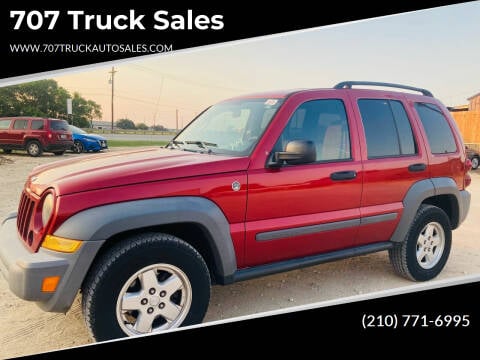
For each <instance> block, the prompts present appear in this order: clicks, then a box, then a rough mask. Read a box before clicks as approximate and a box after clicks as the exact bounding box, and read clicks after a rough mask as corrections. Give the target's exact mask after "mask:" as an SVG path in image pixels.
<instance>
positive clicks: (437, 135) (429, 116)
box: [415, 103, 457, 154]
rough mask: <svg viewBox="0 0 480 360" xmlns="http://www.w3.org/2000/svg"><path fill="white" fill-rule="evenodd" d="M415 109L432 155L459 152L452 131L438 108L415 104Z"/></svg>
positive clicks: (431, 105) (425, 104)
mask: <svg viewBox="0 0 480 360" xmlns="http://www.w3.org/2000/svg"><path fill="white" fill-rule="evenodd" d="M415 109H416V110H417V113H418V116H419V117H420V120H421V122H422V125H423V128H424V129H425V133H426V134H427V138H428V143H429V144H430V149H431V150H432V153H433V154H445V153H453V152H455V151H457V144H456V143H455V138H454V137H453V133H452V129H451V128H450V125H448V121H447V119H446V118H445V116H444V115H443V113H442V111H441V110H440V109H439V108H438V106H436V105H434V104H428V103H415Z"/></svg>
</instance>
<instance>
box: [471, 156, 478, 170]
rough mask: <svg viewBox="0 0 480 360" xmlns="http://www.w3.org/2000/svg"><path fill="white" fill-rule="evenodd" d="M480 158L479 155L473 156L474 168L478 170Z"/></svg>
mask: <svg viewBox="0 0 480 360" xmlns="http://www.w3.org/2000/svg"><path fill="white" fill-rule="evenodd" d="M479 162H480V159H479V158H478V157H476V156H475V157H474V158H472V170H477V169H478V165H479Z"/></svg>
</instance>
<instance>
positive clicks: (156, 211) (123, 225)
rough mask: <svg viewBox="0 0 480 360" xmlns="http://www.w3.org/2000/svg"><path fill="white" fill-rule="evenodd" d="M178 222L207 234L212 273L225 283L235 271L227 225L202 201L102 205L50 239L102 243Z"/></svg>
mask: <svg viewBox="0 0 480 360" xmlns="http://www.w3.org/2000/svg"><path fill="white" fill-rule="evenodd" d="M179 222H190V223H196V224H199V225H201V226H202V227H203V228H204V229H205V230H206V231H207V232H208V235H209V236H208V241H209V246H210V249H212V252H213V254H212V255H213V259H214V262H215V267H216V269H215V270H216V273H217V275H219V276H220V277H222V278H223V279H224V281H222V280H223V279H221V282H225V281H227V282H228V280H227V279H229V278H231V277H232V276H233V274H234V273H235V271H236V270H237V261H236V255H235V250H234V247H233V241H232V238H231V235H230V225H229V223H228V221H227V219H226V217H225V215H224V214H223V212H222V211H221V210H220V208H219V207H218V206H217V205H216V204H215V203H214V202H212V201H210V200H208V199H206V198H202V197H195V196H181V197H166V198H155V199H145V200H135V201H127V202H121V203H116V204H109V205H102V206H98V207H94V208H90V209H87V210H84V211H81V212H79V213H77V214H75V215H73V216H72V217H70V218H69V219H67V220H66V221H65V222H64V223H63V224H62V225H60V227H59V228H58V229H57V230H56V231H55V233H54V235H55V236H59V237H64V238H68V239H76V240H83V241H105V240H107V239H109V238H111V237H112V236H114V235H116V234H119V233H122V232H125V231H129V230H135V229H140V228H146V227H151V226H158V225H168V224H175V223H179Z"/></svg>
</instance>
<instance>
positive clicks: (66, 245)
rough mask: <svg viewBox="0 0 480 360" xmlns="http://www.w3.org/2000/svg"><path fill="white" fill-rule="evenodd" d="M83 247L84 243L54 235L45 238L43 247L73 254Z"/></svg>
mask: <svg viewBox="0 0 480 360" xmlns="http://www.w3.org/2000/svg"><path fill="white" fill-rule="evenodd" d="M80 246H82V241H80V240H72V239H65V238H61V237H58V236H54V235H47V236H45V240H43V243H42V247H43V248H45V249H49V250H53V251H60V252H64V253H73V252H75V251H77V250H78V249H79V248H80Z"/></svg>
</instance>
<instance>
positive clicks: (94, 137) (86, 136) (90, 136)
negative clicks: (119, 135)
mask: <svg viewBox="0 0 480 360" xmlns="http://www.w3.org/2000/svg"><path fill="white" fill-rule="evenodd" d="M73 138H74V139H92V140H107V139H105V138H104V137H103V136H100V135H96V134H73Z"/></svg>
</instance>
